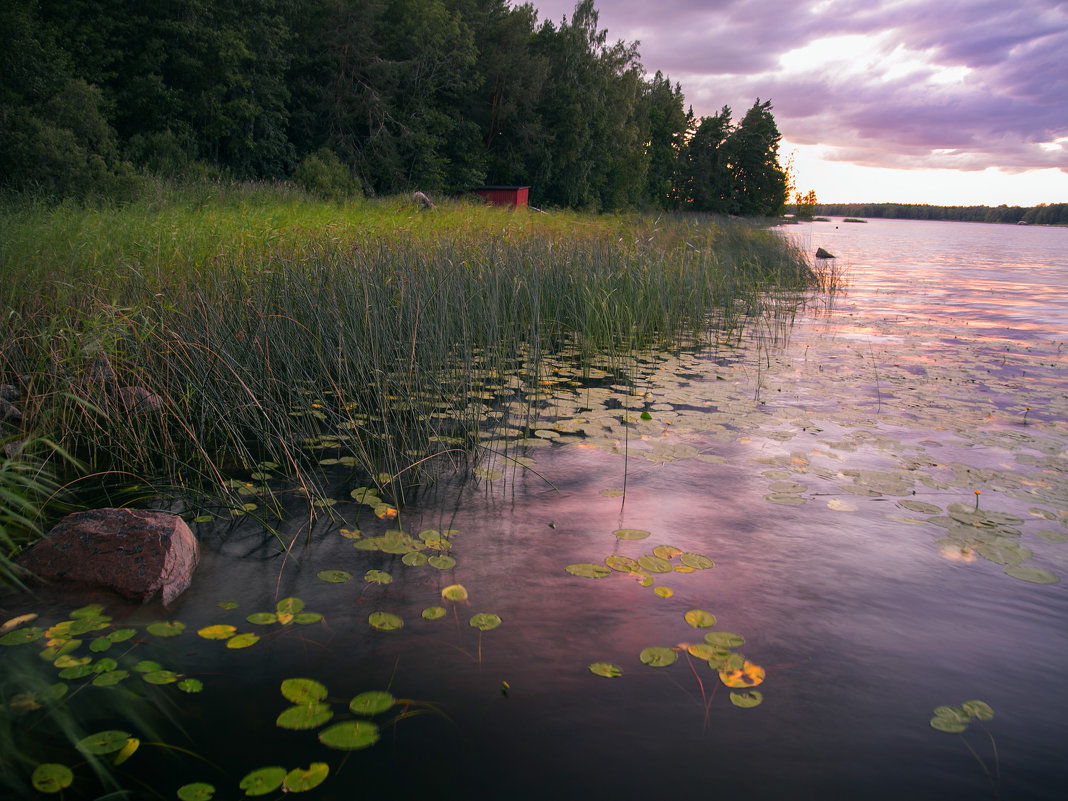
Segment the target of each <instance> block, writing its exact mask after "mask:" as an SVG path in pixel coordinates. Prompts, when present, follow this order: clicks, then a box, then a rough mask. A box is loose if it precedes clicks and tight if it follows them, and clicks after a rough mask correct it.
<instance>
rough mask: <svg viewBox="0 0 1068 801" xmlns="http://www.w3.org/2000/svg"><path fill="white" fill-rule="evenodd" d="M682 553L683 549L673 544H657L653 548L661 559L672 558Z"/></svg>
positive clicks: (654, 554)
mask: <svg viewBox="0 0 1068 801" xmlns="http://www.w3.org/2000/svg"><path fill="white" fill-rule="evenodd" d="M681 553H682V549H681V548H676V547H675V546H673V545H657V546H656V547H655V548H653V556H659V557H660V558H661V559H667V560H671V559H674V558H675V557H676V556H678V555H679V554H681Z"/></svg>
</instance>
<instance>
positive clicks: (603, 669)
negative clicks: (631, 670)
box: [590, 662, 623, 679]
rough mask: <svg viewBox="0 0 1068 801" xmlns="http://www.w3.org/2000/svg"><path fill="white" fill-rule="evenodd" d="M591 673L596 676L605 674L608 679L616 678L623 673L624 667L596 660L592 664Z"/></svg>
mask: <svg viewBox="0 0 1068 801" xmlns="http://www.w3.org/2000/svg"><path fill="white" fill-rule="evenodd" d="M590 673H593V674H594V675H596V676H604V677H605V678H606V679H614V678H616V677H618V676H622V675H623V668H621V667H620V666H619V665H613V664H612V663H611V662H594V663H593V664H592V665H590Z"/></svg>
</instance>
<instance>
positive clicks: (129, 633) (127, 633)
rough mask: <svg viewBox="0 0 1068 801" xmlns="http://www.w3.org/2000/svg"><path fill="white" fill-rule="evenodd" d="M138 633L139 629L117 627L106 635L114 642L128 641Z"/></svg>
mask: <svg viewBox="0 0 1068 801" xmlns="http://www.w3.org/2000/svg"><path fill="white" fill-rule="evenodd" d="M136 635H137V629H115V631H112V632H108V634H107V635H106V636H107V638H108V639H109V640H111V641H112V642H126V641H127V640H129V639H132V638H133V637H134V636H136Z"/></svg>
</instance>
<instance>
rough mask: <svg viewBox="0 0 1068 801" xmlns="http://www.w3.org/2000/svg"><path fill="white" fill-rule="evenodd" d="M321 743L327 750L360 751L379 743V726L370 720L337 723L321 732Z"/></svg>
mask: <svg viewBox="0 0 1068 801" xmlns="http://www.w3.org/2000/svg"><path fill="white" fill-rule="evenodd" d="M319 742H321V743H322V744H323V745H325V746H326V747H327V748H336V749H338V750H341V751H358V750H360V749H362V748H369V747H370V746H372V745H374V744H375V743H377V742H378V726H376V725H375V724H374V723H372V722H371V721H369V720H350V721H346V722H344V723H335V724H334V725H333V726H330V727H328V728H326V729H323V730H322V731H321V732H319Z"/></svg>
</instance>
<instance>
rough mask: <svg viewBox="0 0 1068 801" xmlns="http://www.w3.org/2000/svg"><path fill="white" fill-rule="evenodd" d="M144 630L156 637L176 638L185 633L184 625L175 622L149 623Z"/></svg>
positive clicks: (159, 621)
mask: <svg viewBox="0 0 1068 801" xmlns="http://www.w3.org/2000/svg"><path fill="white" fill-rule="evenodd" d="M145 630H146V631H147V632H148V633H149V634H155V635H156V636H157V637H176V636H178V635H179V634H181V633H182V632H183V631H185V623H181V622H179V621H177V620H158V621H156V622H155V623H149V624H148V625H147V626H146V627H145Z"/></svg>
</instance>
